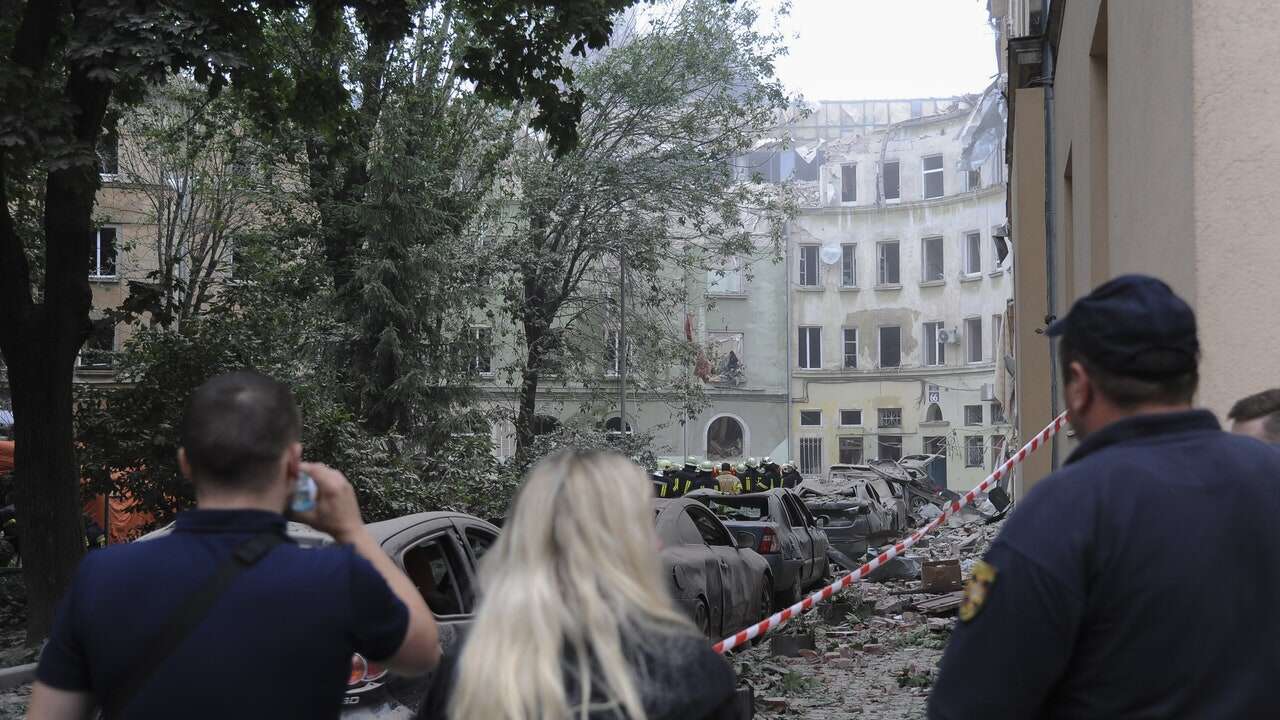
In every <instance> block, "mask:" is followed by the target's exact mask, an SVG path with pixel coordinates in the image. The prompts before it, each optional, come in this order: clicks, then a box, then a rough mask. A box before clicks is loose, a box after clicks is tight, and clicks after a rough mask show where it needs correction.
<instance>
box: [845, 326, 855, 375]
mask: <svg viewBox="0 0 1280 720" xmlns="http://www.w3.org/2000/svg"><path fill="white" fill-rule="evenodd" d="M844 366H845V367H847V368H856V367H858V328H844Z"/></svg>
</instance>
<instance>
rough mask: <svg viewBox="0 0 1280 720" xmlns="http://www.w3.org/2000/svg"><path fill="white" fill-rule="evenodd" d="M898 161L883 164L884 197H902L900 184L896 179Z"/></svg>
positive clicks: (897, 176)
mask: <svg viewBox="0 0 1280 720" xmlns="http://www.w3.org/2000/svg"><path fill="white" fill-rule="evenodd" d="M898 178H899V175H898V161H897V160H894V161H892V162H886V163H885V164H884V199H885V200H897V199H899V198H900V197H902V189H901V187H902V186H901V184H900V183H899V181H898Z"/></svg>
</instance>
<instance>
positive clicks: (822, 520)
mask: <svg viewBox="0 0 1280 720" xmlns="http://www.w3.org/2000/svg"><path fill="white" fill-rule="evenodd" d="M817 519H818V527H820V528H824V527H826V526H827V525H829V524H830V523H831V518H829V517H827V516H826V515H819V516H818V518H817Z"/></svg>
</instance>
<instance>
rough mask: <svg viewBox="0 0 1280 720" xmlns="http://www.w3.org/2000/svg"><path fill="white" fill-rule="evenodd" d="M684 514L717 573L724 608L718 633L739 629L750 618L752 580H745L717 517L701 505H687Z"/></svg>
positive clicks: (730, 538) (729, 537) (729, 538)
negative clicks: (694, 529)
mask: <svg viewBox="0 0 1280 720" xmlns="http://www.w3.org/2000/svg"><path fill="white" fill-rule="evenodd" d="M685 512H686V513H687V514H688V516H689V519H690V520H691V521H692V522H693V525H694V527H695V528H697V530H698V534H699V536H700V537H701V539H702V542H703V545H704V547H706V548H707V551H708V553H710V555H711V557H712V558H714V560H715V564H716V567H717V568H718V569H719V571H720V577H721V583H720V597H721V603H722V605H723V607H724V623H723V625H721V627H720V631H721V632H729V631H731V630H735V629H737V628H739V627H742V626H743V625H745V624H746V623H747V622H748V621H749V620H750V619H751V618H750V615H751V601H752V599H753V598H754V587H755V579H754V578H750V577H748V575H749V572H748V569H747V568H746V566H745V565H743V563H742V562H741V560H740V559H739V558H738V548H737V545H736V544H735V543H734V542H733V536H732V535H730V534H729V530H728V529H727V528H725V526H724V523H722V522H720V520H719V518H717V517H716V516H715V515H714V514H712V512H711V511H710V510H708V509H707V508H705V507H702V506H701V505H689V506H687V507H686V508H685Z"/></svg>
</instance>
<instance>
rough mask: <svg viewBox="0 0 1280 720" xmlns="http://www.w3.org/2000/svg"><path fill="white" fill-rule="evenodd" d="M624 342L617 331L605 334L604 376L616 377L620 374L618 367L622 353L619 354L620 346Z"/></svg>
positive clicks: (607, 331) (609, 331)
mask: <svg viewBox="0 0 1280 720" xmlns="http://www.w3.org/2000/svg"><path fill="white" fill-rule="evenodd" d="M621 341H622V336H621V334H620V333H619V332H618V331H617V330H612V329H610V330H605V332H604V374H605V375H610V376H616V375H618V373H619V370H620V368H619V367H618V363H619V359H620V355H621V353H619V352H618V344H619V343H620V342H621Z"/></svg>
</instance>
